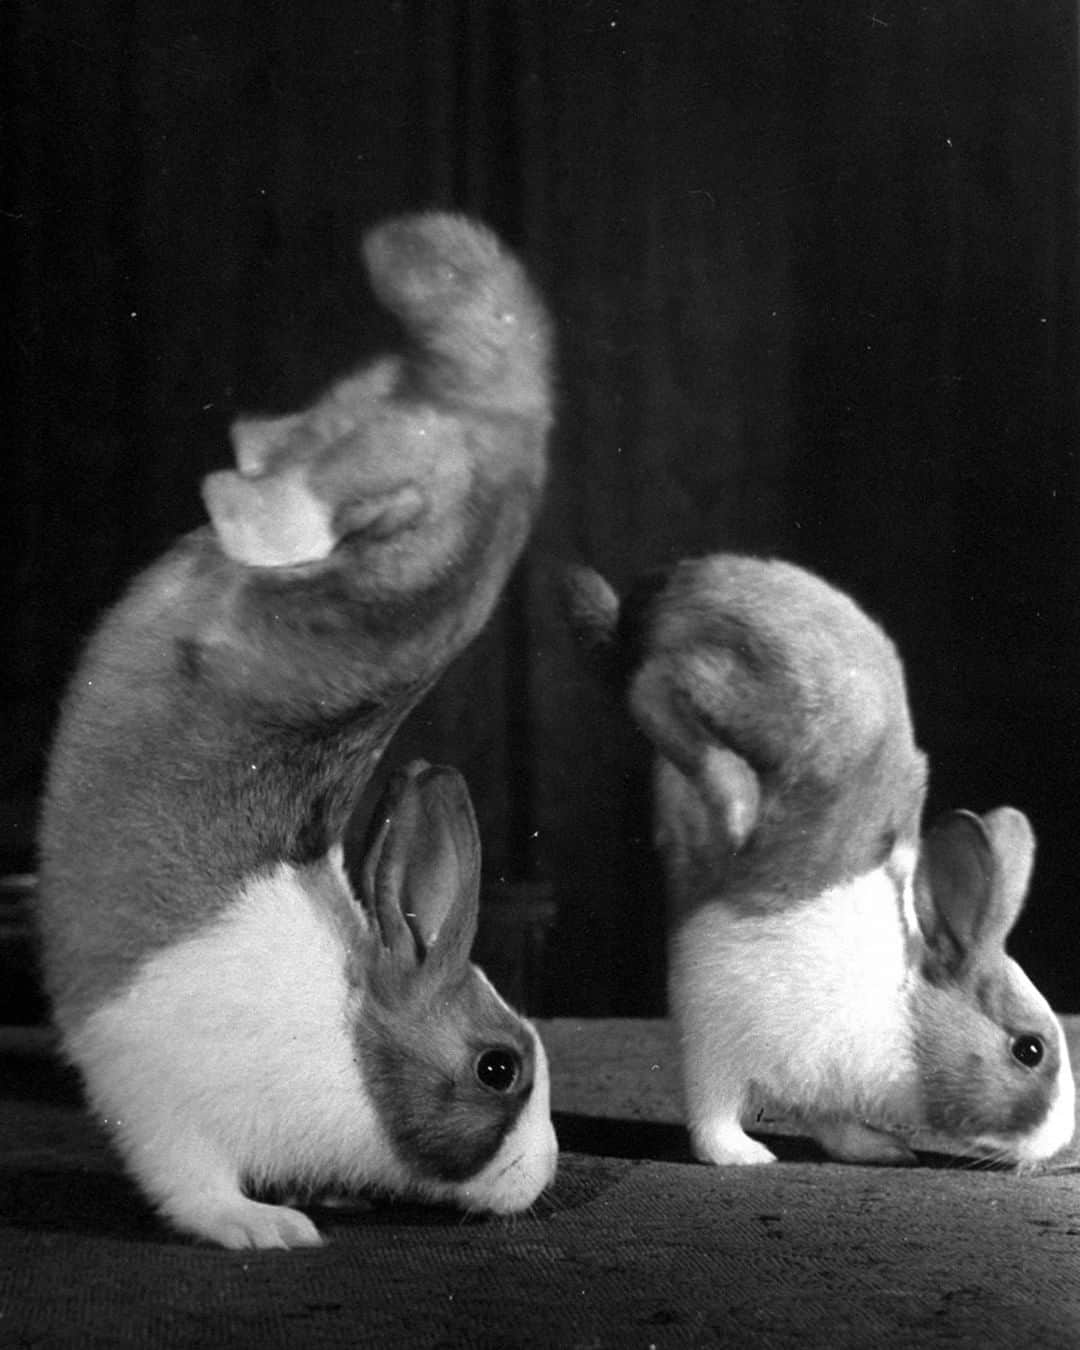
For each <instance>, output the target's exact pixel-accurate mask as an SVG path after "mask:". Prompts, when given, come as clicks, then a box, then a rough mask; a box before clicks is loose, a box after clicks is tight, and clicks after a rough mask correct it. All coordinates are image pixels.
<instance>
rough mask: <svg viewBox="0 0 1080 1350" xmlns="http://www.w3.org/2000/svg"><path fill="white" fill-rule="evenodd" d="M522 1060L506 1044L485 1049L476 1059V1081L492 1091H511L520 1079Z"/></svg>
mask: <svg viewBox="0 0 1080 1350" xmlns="http://www.w3.org/2000/svg"><path fill="white" fill-rule="evenodd" d="M520 1072H521V1060H520V1059H519V1058H518V1056H517V1054H516V1053H515V1051H513V1050H509V1049H507V1048H506V1046H501V1045H500V1046H496V1047H495V1049H493V1050H485V1051H484V1053H483V1054H482V1055H479V1056H478V1057H477V1060H476V1067H475V1073H476V1081H477V1082H478V1083H480V1084H481V1086H482V1087H486V1088H489V1089H490V1090H491V1091H492V1092H509V1091H510V1089H511V1088H512V1087H513V1086H514V1084H515V1083H516V1082H517V1080H518V1074H519V1073H520Z"/></svg>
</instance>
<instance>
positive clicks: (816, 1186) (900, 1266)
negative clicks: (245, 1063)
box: [0, 1019, 1080, 1350]
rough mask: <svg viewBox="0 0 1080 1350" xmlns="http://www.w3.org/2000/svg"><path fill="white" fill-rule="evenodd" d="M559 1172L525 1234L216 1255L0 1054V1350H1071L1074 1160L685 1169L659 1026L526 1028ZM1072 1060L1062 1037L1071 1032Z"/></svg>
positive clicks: (334, 1217) (27, 1040)
mask: <svg viewBox="0 0 1080 1350" xmlns="http://www.w3.org/2000/svg"><path fill="white" fill-rule="evenodd" d="M542 1032H543V1035H544V1038H545V1040H546V1042H547V1044H548V1048H549V1052H550V1054H551V1058H552V1063H553V1072H554V1084H553V1093H554V1108H555V1111H556V1114H557V1124H558V1127H559V1131H560V1137H561V1140H562V1143H563V1149H564V1154H563V1160H562V1163H561V1168H560V1173H559V1177H558V1180H557V1182H556V1184H555V1186H554V1188H553V1189H552V1190H551V1191H550V1192H549V1193H548V1195H546V1196H545V1197H543V1199H542V1200H541V1201H540V1203H539V1204H538V1205H537V1206H536V1209H535V1211H534V1212H533V1213H532V1214H530V1215H528V1216H525V1217H518V1218H515V1219H512V1220H489V1221H465V1220H463V1219H462V1218H461V1217H460V1216H459V1215H457V1214H453V1213H448V1212H443V1211H437V1210H428V1209H421V1208H418V1207H414V1206H402V1205H385V1204H380V1205H375V1206H371V1207H368V1208H362V1209H357V1210H356V1211H338V1210H334V1211H326V1212H321V1213H318V1214H317V1215H316V1219H317V1222H319V1224H320V1226H321V1227H322V1229H323V1231H324V1233H325V1235H326V1237H327V1238H328V1243H327V1245H326V1247H325V1248H323V1249H321V1250H317V1251H313V1252H298V1253H230V1252H222V1251H217V1250H214V1249H211V1248H208V1247H199V1246H196V1245H193V1244H191V1243H189V1242H187V1241H185V1240H183V1239H178V1238H175V1237H173V1236H172V1235H171V1234H170V1233H168V1232H166V1231H165V1230H164V1229H163V1228H161V1227H160V1226H159V1225H158V1224H157V1222H156V1221H155V1219H154V1218H153V1216H152V1215H150V1214H149V1213H148V1212H147V1210H146V1208H145V1206H144V1205H143V1203H142V1202H141V1200H140V1199H139V1197H138V1196H137V1195H136V1193H135V1191H134V1190H133V1188H132V1186H131V1185H130V1184H129V1183H128V1182H127V1180H126V1179H125V1178H124V1177H123V1175H122V1174H121V1172H120V1170H119V1168H118V1167H117V1165H116V1163H115V1161H114V1159H113V1158H112V1156H111V1154H110V1152H109V1149H108V1147H107V1145H106V1144H105V1142H104V1140H103V1139H102V1138H101V1136H100V1135H99V1134H98V1133H97V1132H96V1130H95V1129H94V1127H93V1126H92V1124H91V1123H90V1122H89V1121H88V1120H87V1118H86V1117H85V1115H84V1114H83V1113H82V1111H81V1109H80V1107H79V1105H78V1101H77V1097H76V1095H75V1093H74V1091H73V1087H72V1084H71V1082H70V1080H69V1079H68V1078H66V1077H65V1076H64V1075H63V1074H62V1073H60V1072H59V1071H58V1070H57V1069H56V1068H55V1066H54V1065H53V1063H52V1061H51V1059H50V1057H49V1053H48V1048H47V1045H46V1044H45V1043H44V1042H43V1041H42V1040H41V1039H40V1038H39V1037H36V1036H34V1035H33V1034H32V1033H31V1034H27V1033H19V1034H17V1035H16V1034H13V1033H8V1034H6V1035H4V1036H0V1346H4V1347H7V1346H41V1347H51V1346H72V1347H75V1346H78V1347H84V1346H85V1347H91V1346H117V1345H134V1346H144V1345H145V1346H154V1347H157V1346H162V1347H170V1346H193V1345H211V1346H231V1345H240V1346H244V1345H252V1346H277V1345H296V1346H313V1347H319V1346H350V1347H354V1346H365V1347H366V1346H374V1347H383V1346H386V1347H398V1346H400V1347H435V1346H446V1347H457V1346H465V1347H469V1346H475V1347H484V1348H485V1350H486V1348H487V1347H490V1348H491V1350H496V1348H497V1347H504V1346H505V1347H515V1346H521V1347H533V1346H535V1347H562V1346H567V1347H581V1348H582V1350H586V1348H589V1350H598V1348H600V1347H607V1346H611V1347H623V1346H628V1347H643V1348H644V1347H648V1346H656V1347H667V1346H684V1345H730V1346H742V1345H750V1346H763V1347H774V1346H777V1347H780V1346H796V1345H798V1346H806V1345H829V1346H837V1347H845V1346H874V1347H893V1346H897V1347H899V1346H914V1345H919V1346H924V1345H949V1346H957V1345H961V1346H966V1345H970V1346H979V1347H982V1346H1030V1347H1040V1348H1041V1347H1049V1348H1050V1350H1056V1348H1057V1347H1062V1350H1064V1347H1076V1346H1078V1345H1080V1152H1078V1151H1077V1148H1076V1145H1075V1144H1074V1145H1073V1146H1072V1148H1071V1149H1070V1150H1069V1151H1068V1152H1067V1153H1066V1154H1065V1155H1063V1157H1062V1158H1061V1159H1059V1160H1058V1161H1057V1162H1056V1163H1055V1165H1054V1167H1053V1169H1052V1170H1050V1171H1047V1172H1044V1173H1040V1174H1035V1175H1026V1176H1016V1175H1012V1174H1009V1173H1004V1172H992V1171H981V1170H972V1169H969V1168H962V1167H957V1166H954V1165H950V1164H948V1163H947V1162H946V1161H944V1160H940V1159H928V1160H926V1161H925V1164H924V1165H923V1166H920V1167H918V1168H914V1169H904V1170H889V1169H885V1168H864V1167H844V1166H839V1165H836V1164H831V1163H825V1162H822V1161H820V1160H819V1158H818V1155H817V1154H816V1153H815V1152H814V1150H813V1149H812V1148H811V1147H810V1146H809V1145H803V1144H801V1143H799V1142H798V1141H794V1140H788V1139H781V1140H780V1141H779V1143H778V1145H777V1148H778V1151H779V1152H780V1153H781V1155H782V1161H781V1163H780V1164H779V1165H777V1166H774V1167H768V1168H752V1169H726V1170H723V1171H720V1170H714V1169H708V1168H705V1167H700V1166H697V1165H695V1164H693V1163H692V1162H691V1161H690V1160H689V1156H688V1153H687V1141H686V1135H685V1132H684V1131H683V1129H682V1127H681V1126H680V1125H679V1123H678V1120H679V1113H678V1097H677V1089H676V1077H675V1068H674V1062H673V1054H672V1042H671V1037H670V1032H669V1029H668V1027H667V1026H666V1025H665V1024H664V1023H661V1022H639V1021H609V1022H598V1021H597V1022H572V1021H555V1022H548V1023H545V1024H543V1025H542ZM1070 1039H1071V1041H1072V1045H1073V1053H1074V1058H1076V1057H1080V1056H1078V1054H1077V1052H1078V1051H1080V1019H1072V1024H1071V1026H1070Z"/></svg>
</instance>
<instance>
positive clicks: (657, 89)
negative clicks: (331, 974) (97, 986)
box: [0, 0, 1080, 1013]
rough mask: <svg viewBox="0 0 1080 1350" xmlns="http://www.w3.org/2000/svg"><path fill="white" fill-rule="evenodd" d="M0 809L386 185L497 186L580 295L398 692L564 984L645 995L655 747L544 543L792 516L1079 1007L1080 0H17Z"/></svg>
mask: <svg viewBox="0 0 1080 1350" xmlns="http://www.w3.org/2000/svg"><path fill="white" fill-rule="evenodd" d="M0 23H2V24H3V28H4V32H3V33H2V34H0V40H2V41H3V48H4V58H3V59H4V60H5V62H6V63H7V65H8V70H7V72H6V79H5V85H4V88H5V110H6V113H7V126H6V131H5V135H4V138H3V139H4V154H5V157H6V165H5V169H6V172H5V175H4V184H5V187H4V190H5V193H6V194H7V197H8V200H7V202H6V203H5V208H4V214H3V224H4V227H5V230H6V231H7V233H8V236H9V238H10V241H11V242H10V250H9V253H10V256H11V257H12V258H13V259H14V261H15V268H14V273H13V280H12V284H11V286H10V287H9V296H10V299H9V302H8V306H7V318H8V324H7V335H8V339H9V343H10V353H9V361H8V366H9V369H14V371H15V372H16V374H17V377H18V378H17V380H16V382H15V385H14V389H15V391H16V392H15V396H14V398H13V399H11V398H9V400H8V402H7V410H6V416H5V418H4V422H5V431H6V435H5V438H4V439H5V442H6V448H5V450H4V455H5V466H6V468H5V475H4V478H5V481H6V482H7V483H8V484H9V485H11V489H12V490H11V491H10V493H8V494H5V495H7V498H8V500H7V503H6V506H7V514H9V516H10V519H9V521H8V522H7V523H6V524H5V526H4V529H3V532H2V537H3V542H4V545H5V547H6V549H7V550H8V557H7V560H6V562H5V565H4V569H3V574H4V581H5V590H6V592H7V593H6V594H5V596H4V597H3V601H2V604H3V609H2V613H3V621H4V624H5V629H6V631H5V635H4V646H3V659H2V661H0V680H2V685H0V690H2V699H3V715H2V718H0V738H2V750H0V770H2V774H3V782H2V802H0V808H2V816H0V824H2V826H3V836H2V850H3V863H4V865H5V866H6V867H27V866H30V865H32V847H31V841H32V819H33V803H34V799H35V794H36V792H37V788H38V784H39V782H40V775H41V769H42V760H43V753H44V747H45V745H46V744H47V738H48V733H49V728H50V726H51V724H52V719H53V717H54V714H55V707H56V701H57V698H58V695H59V692H60V690H61V688H62V685H63V682H64V679H65V678H66V676H67V675H68V673H69V672H70V669H71V665H72V661H73V659H74V654H75V652H76V650H77V645H78V643H79V641H80V640H81V637H82V636H83V635H84V634H85V632H86V630H87V628H88V627H89V626H90V624H91V623H92V622H93V620H94V618H95V616H96V615H97V614H98V613H99V612H100V610H101V608H102V607H103V605H104V604H106V603H107V602H108V601H109V600H110V599H111V598H112V597H113V596H115V594H116V593H117V591H118V590H119V588H120V586H121V585H122V583H123V581H124V580H125V578H127V577H128V576H129V575H130V574H131V572H132V571H133V569H135V568H136V567H137V566H138V565H139V564H141V563H142V562H144V561H146V560H147V559H149V558H150V557H151V556H152V555H153V554H154V553H156V552H157V551H159V550H160V549H161V548H162V547H163V546H164V545H165V544H166V543H167V542H168V540H169V539H170V538H171V537H172V536H173V535H175V534H176V533H177V532H178V531H180V530H181V529H184V528H187V527H189V526H191V525H193V524H195V523H197V522H198V521H199V519H200V504H199V498H198V491H197V487H198V482H199V479H200V477H201V475H202V474H203V473H205V472H206V471H207V470H209V469H211V468H215V467H220V466H221V465H223V464H224V463H225V462H226V460H227V457H228V451H227V447H226V441H225V428H226V425H227V422H228V420H229V418H230V417H231V416H232V415H233V414H234V413H235V412H236V411H237V410H239V409H264V410H269V409H279V410H281V409H285V408H288V407H293V406H296V405H297V404H298V403H299V402H300V401H302V400H304V399H306V398H308V397H310V396H311V395H312V394H313V393H314V392H315V391H316V390H317V389H318V387H319V386H320V385H322V384H323V383H325V382H326V380H327V379H328V378H330V377H331V376H332V375H333V374H335V373H337V372H339V371H340V370H342V369H343V368H344V367H346V366H347V365H348V364H349V363H350V362H352V361H354V360H356V359H357V358H358V357H359V356H361V355H363V354H364V353H367V352H369V351H371V350H372V349H373V348H374V346H375V345H376V344H377V343H378V342H379V341H381V339H382V338H383V336H384V330H383V329H382V327H381V325H380V323H379V321H378V320H377V318H376V317H375V316H374V315H373V313H372V310H371V308H370V306H369V304H368V301H367V297H366V295H365V293H364V289H363V286H362V284H361V282H360V280H359V278H358V277H357V274H356V268H355V242H356V237H357V234H358V232H359V230H360V229H361V228H362V227H363V226H364V225H366V224H368V223H370V222H372V221H373V220H375V219H377V218H378V217H379V216H381V215H383V214H385V213H387V212H390V211H396V210H400V209H411V208H414V207H418V206H428V205H443V206H455V207H458V208H461V209H465V210H469V211H472V212H475V213H477V214H479V215H481V216H483V217H484V218H486V219H487V220H488V221H490V223H492V224H493V225H494V226H495V227H496V228H497V229H498V230H500V231H501V232H502V233H503V234H504V235H505V236H506V237H507V238H508V239H509V240H510V241H511V242H512V243H513V244H514V245H515V246H516V247H517V248H518V249H520V250H521V251H522V252H523V253H524V254H525V255H526V257H527V258H528V260H529V262H530V264H531V266H532V269H533V271H534V273H535V275H536V276H537V277H538V278H539V280H540V281H541V283H542V285H543V286H544V288H545V290H546V292H547V294H548V296H549V299H550V302H551V304H552V306H553V308H554V310H555V313H556V315H557V319H558V323H559V330H560V346H561V383H562V395H561V418H560V425H559V429H558V432H557V436H556V440H555V444H554V447H553V451H554V456H555V475H554V481H553V484H552V488H551V492H550V497H549V502H548V507H547V511H546V515H545V518H544V520H543V522H542V524H541V527H540V529H539V531H538V535H537V540H536V544H535V547H534V548H533V550H532V551H531V553H530V555H529V558H528V559H527V561H526V562H525V564H524V565H523V566H522V568H521V569H520V570H519V573H518V575H517V576H516V578H515V580H514V582H513V585H512V587H511V590H510V593H509V595H508V597H507V601H506V603H505V604H504V605H503V607H502V609H501V611H500V613H499V615H498V616H497V619H496V621H495V623H494V624H493V625H492V627H491V629H490V631H489V632H488V633H487V634H485V636H484V637H483V638H482V639H481V640H480V641H479V643H478V644H477V645H476V647H475V648H474V649H472V650H471V651H470V652H469V653H467V654H466V656H465V657H464V658H463V659H462V660H461V662H459V664H458V666H457V667H456V668H455V669H454V670H452V671H451V672H450V673H449V675H448V677H447V679H446V680H445V682H444V684H443V685H442V687H441V688H440V689H439V690H438V691H437V693H436V694H435V696H434V697H433V698H432V700H431V701H430V702H429V703H428V704H427V705H426V706H425V707H424V708H423V709H422V710H421V711H420V712H418V714H417V715H416V717H414V719H413V720H412V722H411V724H410V725H409V727H408V728H407V729H406V731H405V733H403V739H402V743H401V745H400V747H399V749H398V754H399V755H403V754H406V753H410V752H412V751H414V750H415V751H419V752H422V753H425V754H427V755H428V756H429V757H431V758H445V759H448V760H450V761H452V762H454V763H456V764H457V765H458V766H459V767H460V768H461V769H462V770H463V771H464V772H465V773H466V776H467V777H468V779H469V782H470V786H471V787H472V790H473V793H474V796H475V797H476V799H477V803H478V807H479V811H480V816H481V824H482V829H483V832H484V837H485V847H486V850H487V862H488V867H489V870H490V872H491V874H492V875H493V876H495V877H504V878H507V879H509V880H522V879H524V880H537V879H538V880H548V881H550V882H552V883H553V885H554V895H555V899H556V902H557V905H558V913H559V918H558V922H557V925H556V929H555V931H554V934H553V935H552V939H551V943H550V945H549V949H548V959H547V963H546V976H545V980H544V983H543V991H542V994H541V996H540V999H539V1002H540V1003H541V1004H542V1005H543V1006H542V1007H541V1008H540V1009H537V1010H543V1011H555V1012H562V1013H567V1012H574V1013H604V1012H615V1013H635V1012H648V1011H654V1010H655V1009H656V1008H658V1007H659V1005H660V1000H661V998H662V993H661V989H662V956H661V936H660V935H661V925H660V901H659V896H658V892H657V887H656V876H655V871H654V868H653V865H652V862H651V859H650V856H649V851H648V847H647V837H646V836H647V824H646V818H645V817H646V786H645V780H644V767H645V757H644V754H643V748H642V746H641V745H640V743H639V742H638V741H637V739H636V738H635V736H634V735H633V733H632V731H631V729H630V728H629V726H628V725H627V723H626V722H625V720H624V719H623V717H622V715H621V714H620V713H619V712H618V711H617V710H615V709H613V708H611V707H610V706H609V704H608V702H607V699H606V696H605V694H604V693H603V691H601V690H599V689H597V688H596V687H595V686H594V685H593V684H592V683H591V681H590V679H589V678H588V676H587V675H586V674H585V672H583V671H582V670H581V668H580V666H579V664H578V662H577V659H576V657H575V655H574V653H573V651H572V648H571V645H570V643H569V641H568V639H567V637H566V634H565V632H564V631H563V627H562V624H561V622H560V620H559V616H558V611H557V606H556V604H555V602H554V600H553V597H552V591H551V580H552V574H553V562H552V561H551V560H552V559H553V558H555V557H558V556H561V555H566V554H567V553H569V552H576V553H578V554H580V555H583V556H585V557H586V558H588V559H589V560H590V561H592V562H594V563H595V564H597V565H599V566H600V567H601V568H602V569H604V570H605V571H607V572H608V573H609V574H611V575H612V576H614V577H615V578H616V579H624V578H627V577H629V576H630V575H632V574H633V573H634V572H636V571H638V570H641V569H643V568H645V567H649V566H652V565H655V564H657V563H660V562H663V561H666V560H669V559H672V558H675V557H677V556H679V555H685V554H688V553H695V552H702V551H707V550H711V549H715V548H720V547H726V548H739V549H751V550H758V551H778V552H782V553H785V554H787V555H789V556H791V557H793V558H795V559H796V560H798V561H801V562H803V563H805V564H807V565H809V566H811V567H813V568H815V569H817V570H819V571H821V572H823V573H824V574H825V575H826V576H828V577H829V578H831V579H832V580H834V581H835V582H837V583H839V584H841V585H842V586H844V587H846V588H847V589H849V590H851V591H852V592H853V593H854V594H855V595H856V596H857V597H858V598H859V599H860V600H861V601H862V602H863V603H864V604H865V605H866V606H867V607H868V608H870V609H871V610H872V611H873V612H874V613H875V614H877V615H878V616H879V617H880V618H881V619H882V620H883V621H884V623H885V624H886V626H887V627H888V628H889V629H890V630H891V631H892V633H893V634H894V635H895V637H896V638H897V639H898V641H899V643H900V644H901V648H902V650H903V651H904V653H905V655H906V658H907V663H908V670H909V681H910V686H911V693H912V699H913V703H914V706H915V712H916V718H917V723H918V727H919V730H920V735H921V740H922V742H923V744H924V746H925V747H926V748H927V749H928V751H929V752H930V754H931V758H932V766H933V784H932V800H931V806H932V808H934V809H936V808H937V807H943V806H946V805H968V806H971V807H974V808H978V809H984V808H986V807H989V806H991V805H995V804H997V803H999V802H1002V801H1010V802H1013V803H1014V804H1016V805H1018V806H1020V807H1022V808H1024V809H1025V810H1027V811H1028V812H1029V814H1030V815H1031V816H1032V818H1033V820H1034V822H1035V825H1036V829H1037V831H1038V834H1039V837H1040V840H1041V850H1040V858H1039V866H1038V872H1037V880H1036V885H1035V888H1034V891H1033V896H1032V900H1031V902H1030V905H1029V908H1028V911H1027V914H1026V916H1025V919H1024V920H1023V923H1022V926H1021V928H1020V930H1019V931H1018V933H1017V934H1016V936H1015V940H1014V944H1013V947H1014V951H1015V952H1016V953H1017V954H1018V955H1019V956H1020V958H1021V959H1022V960H1023V961H1024V962H1025V964H1026V965H1027V966H1028V968H1029V970H1030V972H1031V973H1032V975H1033V976H1034V977H1035V978H1036V980H1037V982H1039V983H1041V984H1042V985H1043V987H1044V988H1045V989H1046V990H1047V992H1048V994H1049V995H1050V996H1051V998H1052V999H1053V1000H1054V1001H1055V1002H1056V1004H1057V1005H1058V1006H1059V1007H1062V1008H1072V1009H1080V981H1078V978H1077V973H1076V972H1077V960H1078V957H1080V929H1078V925H1077V919H1076V900H1075V889H1076V876H1077V871H1078V864H1080V846H1078V841H1077V838H1076V827H1075V823H1074V822H1075V818H1076V810H1077V805H1076V804H1077V801H1078V799H1080V768H1078V764H1080V684H1078V680H1077V672H1078V660H1077V658H1078V654H1080V653H1078V639H1077V618H1078V600H1080V566H1078V562H1080V559H1078V556H1077V554H1078V550H1080V514H1078V505H1080V503H1078V497H1080V474H1078V463H1077V445H1078V436H1077V433H1078V430H1080V427H1078V421H1080V418H1078V412H1080V408H1078V391H1080V383H1078V375H1080V350H1078V327H1077V300H1078V272H1077V260H1078V259H1077V241H1078V234H1077V227H1078V224H1080V221H1078V196H1077V194H1078V187H1080V175H1078V158H1077V150H1078V134H1077V112H1078V98H1077V50H1078V34H1077V19H1076V10H1075V6H1074V4H1072V3H1071V0H1040V3H1033V2H1030V0H1029V2H1025V0H998V2H997V3H995V4H986V3H985V0H953V2H946V0H939V2H938V3H933V4H929V5H911V4H907V3H903V0H879V2H878V3H873V4H870V3H868V4H867V5H863V6H850V5H834V4H830V3H827V2H826V0H727V3H724V4H716V3H715V0H687V2H686V3H677V2H675V0H638V2H637V3H626V4H620V3H615V2H614V0H606V2H601V0H565V3H553V2H552V0H549V2H548V3H539V0H537V2H535V3H533V2H530V0H519V2H518V3H510V2H509V0H507V2H504V3H487V2H485V0H474V2H473V3H469V2H468V0H400V2H397V3H395V2H394V0H382V2H381V3H371V4H352V3H340V4H329V3H327V4H310V5H307V4H302V3H299V0H295V2H294V3H292V4H281V3H277V4H275V3H273V0H202V2H201V3H197V2H191V0H180V2H179V3H165V0H157V2H156V3H154V2H153V0H129V3H126V4H119V3H106V0H66V2H65V0H51V2H50V3H45V2H44V0H40V3H33V2H32V0H12V2H11V3H9V4H7V5H5V6H4V8H3V14H2V18H0Z"/></svg>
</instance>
